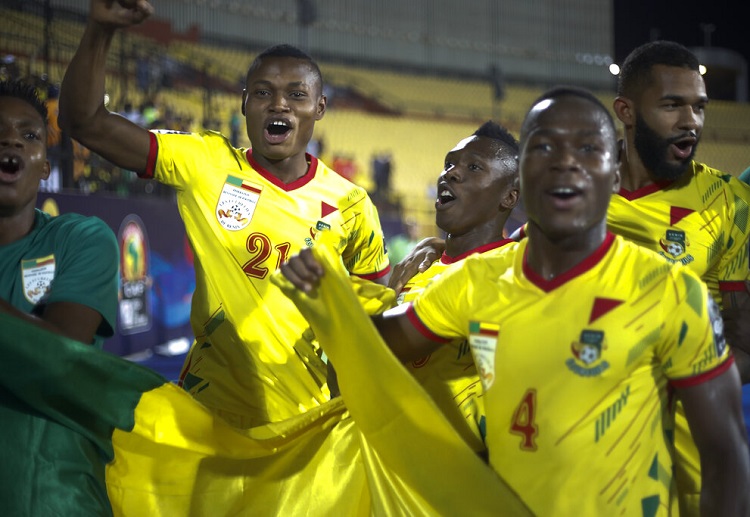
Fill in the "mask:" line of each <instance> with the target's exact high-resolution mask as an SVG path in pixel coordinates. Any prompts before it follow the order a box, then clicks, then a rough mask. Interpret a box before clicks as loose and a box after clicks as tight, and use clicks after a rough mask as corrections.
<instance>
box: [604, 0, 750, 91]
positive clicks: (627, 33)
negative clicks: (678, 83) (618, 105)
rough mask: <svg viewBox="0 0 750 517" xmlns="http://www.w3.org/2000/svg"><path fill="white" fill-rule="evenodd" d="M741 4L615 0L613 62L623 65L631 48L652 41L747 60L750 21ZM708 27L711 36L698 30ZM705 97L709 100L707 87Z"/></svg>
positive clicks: (749, 56)
mask: <svg viewBox="0 0 750 517" xmlns="http://www.w3.org/2000/svg"><path fill="white" fill-rule="evenodd" d="M743 3H745V2H742V1H740V2H732V3H729V2H723V1H718V2H716V1H714V2H708V1H704V2H697V1H695V0H688V1H685V2H674V1H667V2H661V1H659V0H614V33H615V56H614V57H615V62H616V63H618V64H619V63H622V61H623V60H624V59H625V57H626V56H627V55H628V53H629V52H630V51H631V50H632V49H633V48H635V47H637V46H638V45H641V44H643V43H646V42H648V41H652V40H655V39H667V40H673V41H677V42H679V43H682V44H683V45H685V46H687V47H704V46H711V47H722V48H727V49H730V50H734V51H736V52H739V53H740V54H741V55H742V57H744V59H745V61H750V31H749V30H748V26H749V25H750V19H748V17H747V16H746V15H745V12H744V11H745V10H746V9H743V8H741V6H742V4H743ZM708 24H711V25H713V26H714V30H713V31H712V32H711V33H710V35H707V34H706V32H705V31H704V30H703V29H702V28H701V26H702V25H704V26H705V25H708ZM709 72H710V70H709ZM707 82H708V81H707ZM709 86H710V83H709ZM714 90H716V89H714ZM716 93H718V92H716V91H714V94H716ZM708 95H709V97H712V91H711V88H710V87H709V91H708Z"/></svg>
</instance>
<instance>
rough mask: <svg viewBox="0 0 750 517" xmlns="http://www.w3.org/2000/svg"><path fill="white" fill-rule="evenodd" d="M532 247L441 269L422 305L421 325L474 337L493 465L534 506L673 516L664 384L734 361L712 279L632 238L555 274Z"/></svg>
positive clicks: (418, 308) (416, 306)
mask: <svg viewBox="0 0 750 517" xmlns="http://www.w3.org/2000/svg"><path fill="white" fill-rule="evenodd" d="M527 244H528V239H525V240H524V241H522V242H521V243H519V244H516V245H510V246H506V247H505V248H503V249H502V250H500V251H499V252H497V253H493V254H484V255H482V256H481V257H480V256H476V257H469V258H467V259H465V260H464V263H463V266H462V267H461V268H457V269H452V270H451V271H450V272H447V273H446V274H444V275H442V276H441V278H440V279H438V280H437V281H436V282H435V283H434V284H433V285H432V286H431V287H430V288H428V289H426V290H425V292H424V293H422V295H421V296H420V297H418V298H417V299H416V300H415V301H414V302H413V307H412V310H413V314H414V315H415V317H416V318H418V320H416V321H417V322H418V323H417V325H423V328H422V329H421V330H422V331H423V332H431V333H433V334H435V335H437V336H441V337H443V338H451V339H455V338H459V337H464V338H468V340H469V344H470V346H471V348H472V353H473V354H474V357H475V360H476V361H477V362H478V364H479V369H480V372H481V373H482V377H483V378H485V379H487V380H486V382H484V383H483V384H484V388H485V394H484V405H485V411H486V419H487V438H486V443H487V448H488V449H489V453H490V464H491V465H492V466H493V468H494V469H495V470H496V471H497V472H498V473H500V474H501V475H502V476H503V478H504V479H505V480H506V481H507V482H508V484H509V485H510V486H512V487H513V488H514V489H515V490H516V491H517V493H518V494H519V495H520V496H521V497H522V498H523V499H524V500H525V501H526V502H527V504H528V505H529V507H530V508H531V510H532V511H533V512H534V513H535V514H537V515H540V516H547V515H636V514H637V515H641V511H642V510H643V512H644V515H651V516H653V515H666V514H667V513H668V508H669V498H670V490H671V486H672V474H671V473H672V460H671V454H670V443H669V440H668V437H667V432H666V431H668V430H670V429H671V427H672V417H671V412H670V411H669V410H668V390H667V383H668V381H677V382H679V381H681V380H683V379H684V378H686V377H687V378H693V376H696V377H695V379H696V382H699V380H698V379H699V378H700V374H701V373H704V372H707V371H710V370H711V369H713V368H715V367H717V366H719V365H721V364H723V363H724V362H725V361H727V360H728V357H729V350H728V347H726V346H723V345H722V344H721V342H720V343H719V344H718V345H717V344H715V343H714V335H713V332H712V326H711V322H712V320H715V319H716V318H717V317H718V311H714V312H713V314H712V318H710V317H709V311H708V310H707V303H708V300H709V295H708V291H707V289H706V286H705V285H704V284H703V283H702V282H701V281H700V280H699V279H698V277H697V276H696V275H695V274H694V273H692V272H690V271H689V270H687V269H686V268H673V267H670V266H669V265H668V264H666V263H665V262H664V261H663V260H662V259H660V258H659V257H658V256H656V255H655V254H654V253H652V252H650V251H648V250H645V249H642V248H640V247H638V246H636V245H635V244H632V243H629V242H626V241H624V240H623V239H622V238H621V237H615V238H614V239H613V240H612V241H611V245H610V246H606V245H605V246H602V248H600V250H598V251H597V252H596V253H595V254H593V255H592V256H590V257H589V258H588V259H586V260H585V261H584V262H582V263H581V264H579V265H578V266H576V268H574V269H573V270H571V271H569V272H568V273H566V274H565V275H561V276H560V277H558V279H556V280H553V281H544V280H543V279H541V278H539V277H538V276H535V275H533V272H530V271H529V270H528V267H526V265H525V263H524V256H525V250H526V246H527ZM412 321H415V320H412Z"/></svg>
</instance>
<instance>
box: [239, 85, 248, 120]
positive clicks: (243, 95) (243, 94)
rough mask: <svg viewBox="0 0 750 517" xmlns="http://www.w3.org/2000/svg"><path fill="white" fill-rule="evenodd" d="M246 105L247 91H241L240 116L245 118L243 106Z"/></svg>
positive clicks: (244, 89)
mask: <svg viewBox="0 0 750 517" xmlns="http://www.w3.org/2000/svg"><path fill="white" fill-rule="evenodd" d="M246 103H247V89H246V88H243V89H242V106H241V107H240V111H242V116H243V117H246V116H247V115H245V104H246Z"/></svg>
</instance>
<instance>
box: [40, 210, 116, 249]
mask: <svg viewBox="0 0 750 517" xmlns="http://www.w3.org/2000/svg"><path fill="white" fill-rule="evenodd" d="M47 217H49V216H47ZM46 228H47V229H48V231H51V232H53V233H54V234H55V235H56V237H57V238H61V239H62V238H64V239H65V242H66V243H67V244H68V245H74V246H80V247H84V246H85V247H86V248H88V247H90V246H92V245H97V243H99V244H100V245H101V246H105V247H106V246H109V247H112V246H114V247H115V248H116V247H117V239H116V238H115V234H114V232H113V231H112V229H111V228H110V227H109V226H107V223H105V222H104V221H102V220H101V219H99V218H98V217H94V216H85V215H81V214H75V213H67V214H62V215H59V216H57V217H49V219H48V220H47V223H46Z"/></svg>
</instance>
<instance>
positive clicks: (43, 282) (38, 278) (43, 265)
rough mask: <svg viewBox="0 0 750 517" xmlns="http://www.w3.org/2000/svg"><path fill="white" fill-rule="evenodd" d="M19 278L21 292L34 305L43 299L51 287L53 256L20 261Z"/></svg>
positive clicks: (53, 270) (53, 276)
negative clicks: (21, 285)
mask: <svg viewBox="0 0 750 517" xmlns="http://www.w3.org/2000/svg"><path fill="white" fill-rule="evenodd" d="M21 278H22V279H23V294H24V296H25V297H26V299H27V300H28V301H29V302H31V303H33V304H34V305H36V304H37V303H39V302H40V301H42V300H43V299H44V297H45V296H46V295H47V293H49V290H50V288H51V287H52V280H54V278H55V256H54V255H48V256H46V257H41V258H38V259H30V260H22V261H21Z"/></svg>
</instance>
